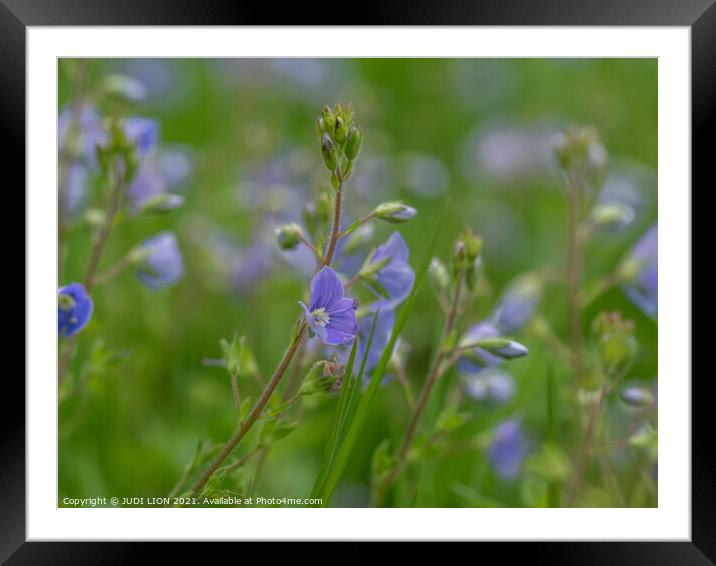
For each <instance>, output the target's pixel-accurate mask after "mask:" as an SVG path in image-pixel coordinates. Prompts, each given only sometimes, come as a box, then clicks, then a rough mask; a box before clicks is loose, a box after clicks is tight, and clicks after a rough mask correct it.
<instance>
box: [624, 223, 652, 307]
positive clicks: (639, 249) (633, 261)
mask: <svg viewBox="0 0 716 566" xmlns="http://www.w3.org/2000/svg"><path fill="white" fill-rule="evenodd" d="M658 248H659V246H658V230H657V225H656V224H654V226H652V227H651V228H649V230H647V232H646V234H644V235H643V236H642V238H641V240H639V241H638V242H637V243H636V245H635V246H634V248H633V249H632V251H631V253H630V254H629V257H628V259H627V261H626V263H627V264H628V265H631V266H634V267H635V268H636V269H635V271H636V274H635V275H634V276H633V277H630V279H631V280H630V281H629V283H627V284H626V285H625V286H624V292H625V293H626V294H627V297H629V298H630V299H631V301H632V302H633V303H634V304H635V305H636V306H638V307H639V308H640V309H641V310H643V311H644V312H645V313H646V314H647V315H649V316H652V317H653V316H656V313H657V309H658V308H659V259H658V251H659V250H658Z"/></svg>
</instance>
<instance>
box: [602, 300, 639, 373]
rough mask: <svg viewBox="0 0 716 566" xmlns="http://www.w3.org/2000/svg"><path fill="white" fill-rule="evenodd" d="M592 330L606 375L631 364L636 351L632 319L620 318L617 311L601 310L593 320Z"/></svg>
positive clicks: (617, 371) (619, 370)
mask: <svg viewBox="0 0 716 566" xmlns="http://www.w3.org/2000/svg"><path fill="white" fill-rule="evenodd" d="M593 332H594V337H595V339H596V342H597V348H598V350H599V357H600V358H601V361H602V365H603V367H604V370H605V371H606V372H607V375H610V376H612V375H615V374H618V373H619V372H621V371H623V370H624V369H625V368H628V367H629V366H630V365H631V363H632V361H633V360H634V356H635V355H636V351H637V342H636V338H635V337H634V323H633V321H631V320H624V319H622V318H621V315H620V314H619V313H618V312H603V313H601V314H600V315H599V316H598V317H597V318H596V319H595V320H594V323H593Z"/></svg>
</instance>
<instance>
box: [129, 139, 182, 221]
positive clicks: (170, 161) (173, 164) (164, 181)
mask: <svg viewBox="0 0 716 566" xmlns="http://www.w3.org/2000/svg"><path fill="white" fill-rule="evenodd" d="M191 171H192V165H191V160H190V158H189V155H188V152H187V151H186V150H183V149H168V150H165V149H161V150H159V151H156V152H152V153H151V154H150V155H149V156H147V157H146V158H145V159H144V160H143V161H142V163H141V165H140V167H139V170H138V171H137V174H136V175H135V177H134V179H133V181H132V184H131V185H130V186H129V188H128V189H127V194H128V195H129V198H130V201H131V204H132V208H133V210H135V211H137V210H141V209H143V208H145V207H146V206H147V205H148V204H152V203H155V201H156V202H157V203H159V201H161V203H160V204H161V207H160V208H158V210H171V209H173V208H176V207H178V206H180V205H181V204H182V202H183V197H181V196H180V195H177V194H172V193H171V192H170V191H173V190H176V189H177V188H178V187H180V186H181V185H182V183H184V182H185V181H186V180H187V179H188V178H189V176H190V175H191ZM162 195H167V196H164V197H163V198H162V199H159V198H158V197H161V196H162ZM158 205H159V204H158ZM162 207H163V208H162Z"/></svg>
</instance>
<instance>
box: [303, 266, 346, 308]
mask: <svg viewBox="0 0 716 566" xmlns="http://www.w3.org/2000/svg"><path fill="white" fill-rule="evenodd" d="M343 294H344V293H343V283H341V279H340V277H338V274H336V272H335V271H333V270H332V269H331V268H330V267H322V268H321V270H320V271H319V272H318V273H316V275H315V276H314V277H313V280H312V281H311V305H310V310H311V312H313V311H314V310H316V309H319V308H324V309H326V310H327V311H328V310H329V308H328V307H329V306H333V305H334V304H336V303H339V301H340V300H341V299H343Z"/></svg>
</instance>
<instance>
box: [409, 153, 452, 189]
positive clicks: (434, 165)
mask: <svg viewBox="0 0 716 566" xmlns="http://www.w3.org/2000/svg"><path fill="white" fill-rule="evenodd" d="M398 169H399V176H400V178H399V183H400V184H401V185H402V186H404V187H405V188H406V189H407V190H408V191H410V192H411V193H413V194H415V195H419V196H422V197H436V196H439V195H441V194H443V193H444V192H445V191H446V190H447V187H448V185H449V183H450V173H449V172H448V168H447V167H446V166H445V164H444V163H443V162H442V161H441V160H440V159H438V158H437V157H435V156H434V155H430V154H426V153H406V154H402V155H400V156H399V157H398Z"/></svg>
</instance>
